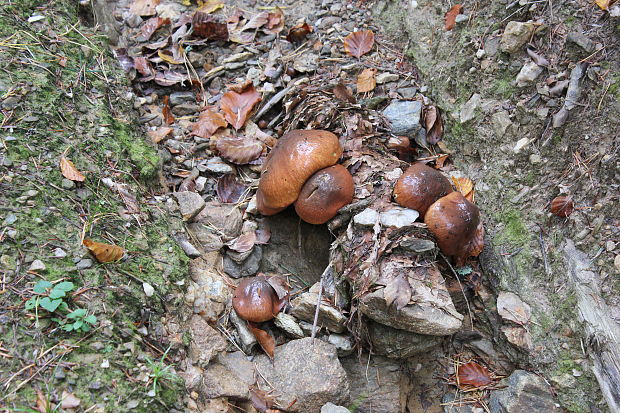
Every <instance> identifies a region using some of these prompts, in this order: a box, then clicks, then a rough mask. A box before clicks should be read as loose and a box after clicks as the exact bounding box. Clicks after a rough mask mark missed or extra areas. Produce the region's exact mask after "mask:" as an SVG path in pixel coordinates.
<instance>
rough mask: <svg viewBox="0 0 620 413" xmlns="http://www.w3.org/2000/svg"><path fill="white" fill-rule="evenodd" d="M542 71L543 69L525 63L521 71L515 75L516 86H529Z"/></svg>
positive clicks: (534, 64)
mask: <svg viewBox="0 0 620 413" xmlns="http://www.w3.org/2000/svg"><path fill="white" fill-rule="evenodd" d="M542 71H543V68H542V67H541V66H538V65H537V64H536V63H534V62H527V63H526V64H524V65H523V67H522V68H521V71H520V72H519V74H518V75H517V86H519V87H525V86H528V85H531V84H532V83H534V81H535V80H536V78H538V76H540V74H541V73H542Z"/></svg>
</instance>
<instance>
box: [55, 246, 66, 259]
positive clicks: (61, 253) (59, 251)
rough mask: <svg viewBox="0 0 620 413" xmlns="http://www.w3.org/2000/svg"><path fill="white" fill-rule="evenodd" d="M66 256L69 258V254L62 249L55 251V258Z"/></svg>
mask: <svg viewBox="0 0 620 413" xmlns="http://www.w3.org/2000/svg"><path fill="white" fill-rule="evenodd" d="M66 256H67V253H66V252H65V250H63V249H62V248H56V249H55V250H54V257H55V258H65V257H66Z"/></svg>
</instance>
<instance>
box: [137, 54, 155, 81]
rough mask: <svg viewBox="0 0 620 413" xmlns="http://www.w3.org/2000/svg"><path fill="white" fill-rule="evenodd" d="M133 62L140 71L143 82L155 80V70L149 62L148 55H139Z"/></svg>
mask: <svg viewBox="0 0 620 413" xmlns="http://www.w3.org/2000/svg"><path fill="white" fill-rule="evenodd" d="M133 64H134V67H135V68H136V70H137V71H138V73H140V74H141V75H142V76H144V77H143V78H141V79H139V80H140V81H141V82H148V81H149V80H153V78H154V77H155V70H154V69H153V65H151V62H149V61H148V60H147V59H146V57H143V56H138V57H136V58H134V59H133Z"/></svg>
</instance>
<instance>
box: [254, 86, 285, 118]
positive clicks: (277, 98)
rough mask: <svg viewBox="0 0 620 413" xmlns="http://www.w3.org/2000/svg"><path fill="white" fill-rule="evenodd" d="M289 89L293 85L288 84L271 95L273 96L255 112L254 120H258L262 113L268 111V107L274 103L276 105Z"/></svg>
mask: <svg viewBox="0 0 620 413" xmlns="http://www.w3.org/2000/svg"><path fill="white" fill-rule="evenodd" d="M291 89H293V86H289V87H287V88H284V89H282V90H281V91H279V92H278V93H276V94H275V95H273V97H272V98H271V99H269V101H268V102H267V103H265V106H263V107H262V108H261V109H260V110H259V111H258V113H257V114H256V116H254V120H255V121H258V120H260V118H262V117H263V115H265V113H267V112H268V111H269V109H271V108H272V107H274V106H275V105H277V104H278V103H279V102H280V101H281V100H282V99H283V98H284V96H285V95H286V94H287V93H288V92H290V91H291Z"/></svg>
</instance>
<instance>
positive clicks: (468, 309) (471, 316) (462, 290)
mask: <svg viewBox="0 0 620 413" xmlns="http://www.w3.org/2000/svg"><path fill="white" fill-rule="evenodd" d="M439 255H441V258H443V260H444V261H445V262H446V264H448V267H450V269H451V270H452V273H453V274H454V276H455V277H456V280H457V281H458V282H459V287H461V293H463V298H464V299H465V304H467V312H468V313H469V319H470V320H471V329H472V330H473V329H474V316H473V314H472V312H471V308H470V307H469V300H468V299H467V295H466V294H465V289H463V284H461V279H460V278H459V275H458V274H457V272H456V270H455V269H454V267H453V266H452V264H450V261H448V259H447V258H446V256H445V255H443V253H439Z"/></svg>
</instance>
